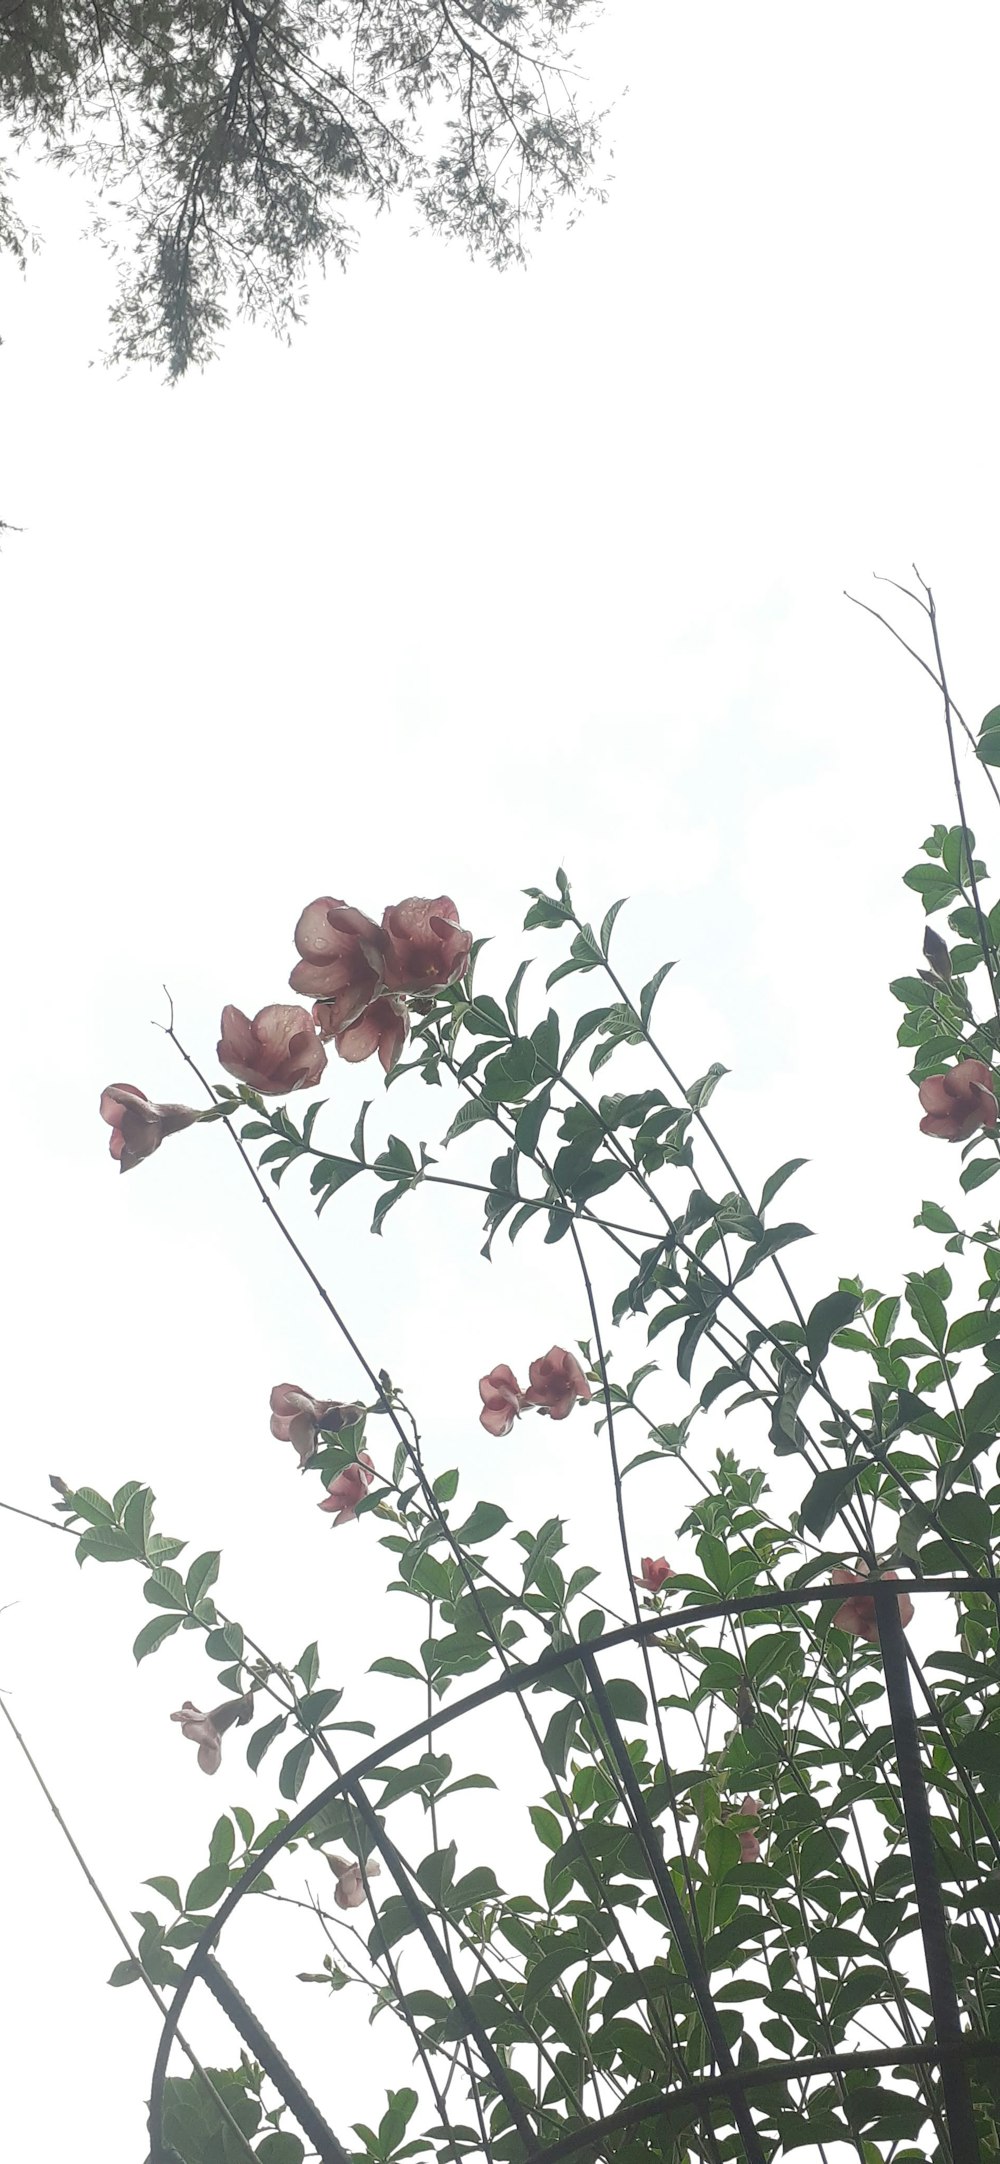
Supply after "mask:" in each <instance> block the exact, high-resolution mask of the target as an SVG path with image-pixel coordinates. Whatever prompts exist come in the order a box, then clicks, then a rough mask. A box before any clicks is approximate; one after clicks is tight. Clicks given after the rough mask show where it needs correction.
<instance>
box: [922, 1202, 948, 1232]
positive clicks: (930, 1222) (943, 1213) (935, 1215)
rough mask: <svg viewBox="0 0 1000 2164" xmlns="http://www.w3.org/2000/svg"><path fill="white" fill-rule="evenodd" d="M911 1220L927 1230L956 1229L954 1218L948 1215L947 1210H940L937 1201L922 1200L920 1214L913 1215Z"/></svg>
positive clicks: (946, 1230) (943, 1230)
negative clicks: (917, 1215)
mask: <svg viewBox="0 0 1000 2164" xmlns="http://www.w3.org/2000/svg"><path fill="white" fill-rule="evenodd" d="M913 1222H914V1224H915V1225H924V1226H926V1229H927V1231H928V1232H957V1231H958V1226H957V1225H956V1223H955V1220H954V1218H953V1217H949V1215H948V1212H947V1210H942V1209H941V1207H940V1204H938V1203H937V1202H922V1203H921V1205H920V1215H919V1217H915V1218H914V1220H913Z"/></svg>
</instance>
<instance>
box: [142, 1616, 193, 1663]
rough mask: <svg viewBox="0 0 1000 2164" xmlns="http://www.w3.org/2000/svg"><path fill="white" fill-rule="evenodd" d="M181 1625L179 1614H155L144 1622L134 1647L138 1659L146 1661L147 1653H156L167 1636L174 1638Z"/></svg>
mask: <svg viewBox="0 0 1000 2164" xmlns="http://www.w3.org/2000/svg"><path fill="white" fill-rule="evenodd" d="M180 1627H181V1617H180V1616H179V1615H154V1616H151V1617H150V1620H149V1622H148V1623H144V1624H143V1626H142V1629H141V1631H140V1632H139V1635H138V1637H137V1639H136V1641H135V1644H134V1645H133V1647H132V1651H133V1653H134V1654H135V1657H136V1660H137V1661H144V1660H145V1658H146V1655H147V1653H155V1652H156V1649H157V1647H158V1646H162V1645H163V1644H164V1642H165V1640H166V1639H167V1638H172V1637H173V1635H174V1632H175V1631H179V1630H180Z"/></svg>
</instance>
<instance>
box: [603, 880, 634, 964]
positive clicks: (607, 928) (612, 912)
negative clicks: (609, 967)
mask: <svg viewBox="0 0 1000 2164" xmlns="http://www.w3.org/2000/svg"><path fill="white" fill-rule="evenodd" d="M627 900H628V896H627V895H623V896H622V899H621V901H620V902H612V904H611V907H610V909H609V910H608V912H607V915H606V916H605V918H604V922H603V924H602V925H601V949H602V952H603V953H604V954H605V956H606V955H607V951H608V948H609V947H610V945H611V934H612V932H613V930H614V924H615V918H616V917H617V915H618V911H619V910H620V909H624V907H625V903H626V901H627Z"/></svg>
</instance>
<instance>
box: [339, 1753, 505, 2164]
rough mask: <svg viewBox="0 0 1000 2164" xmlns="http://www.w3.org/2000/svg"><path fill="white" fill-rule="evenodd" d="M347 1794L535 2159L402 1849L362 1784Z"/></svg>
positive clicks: (502, 2070) (494, 2056)
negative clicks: (382, 1821) (410, 1872)
mask: <svg viewBox="0 0 1000 2164" xmlns="http://www.w3.org/2000/svg"><path fill="white" fill-rule="evenodd" d="M346 1792H347V1794H348V1795H349V1796H350V1797H351V1800H352V1802H353V1803H354V1804H355V1805H356V1807H357V1810H358V1812H359V1814H360V1816H361V1817H362V1818H363V1819H364V1822H365V1825H366V1826H367V1828H368V1831H369V1833H370V1834H371V1837H372V1841H373V1843H374V1845H375V1846H376V1847H377V1849H378V1852H379V1855H380V1856H381V1858H382V1861H383V1863H384V1864H386V1865H387V1866H388V1869H389V1871H390V1873H391V1875H392V1877H393V1878H394V1879H395V1881H396V1885H397V1887H398V1888H399V1892H400V1894H401V1895H402V1898H403V1900H404V1902H405V1903H406V1906H407V1908H408V1909H409V1912H410V1915H411V1916H412V1918H413V1922H414V1924H415V1925H416V1928H417V1930H418V1931H419V1933H420V1936H421V1938H422V1939H423V1942H424V1945H425V1946H426V1947H427V1949H428V1952H429V1953H430V1954H431V1956H432V1958H433V1960H434V1962H435V1963H436V1966H437V1968H438V1969H439V1970H440V1973H441V1975H442V1976H443V1978H444V1981H445V1983H446V1984H447V1986H448V1989H449V1991H450V1992H451V1995H452V1998H453V1999H454V2001H455V2005H456V2007H457V2008H458V2010H459V2012H460V2013H461V2015H462V2018H463V2020H464V2021H465V2022H466V2023H467V2025H468V2029H469V2032H470V2034H471V2035H472V2036H474V2037H475V2040H476V2043H477V2045H478V2047H479V2050H480V2051H481V2053H482V2056H483V2059H484V2061H485V2064H486V2066H487V2067H488V2069H489V2073H490V2078H491V2080H492V2081H493V2082H494V2083H495V2085H496V2089H497V2093H498V2095H499V2096H500V2097H501V2098H502V2100H503V2103H504V2104H505V2106H506V2108H507V2111H508V2113H509V2114H510V2118H511V2122H512V2124H513V2125H514V2126H515V2127H516V2128H517V2132H518V2133H519V2135H520V2137H521V2140H522V2142H523V2143H524V2147H525V2152H526V2154H527V2155H528V2156H529V2157H530V2156H534V2154H535V2152H536V2150H537V2148H538V2140H537V2137H536V2135H535V2133H534V2130H533V2128H532V2125H531V2121H530V2119H528V2118H527V2117H526V2115H525V2112H524V2110H523V2107H522V2105H521V2103H520V2100H519V2098H518V2096H517V2094H516V2092H515V2090H514V2089H513V2087H512V2086H511V2082H510V2077H509V2075H508V2072H507V2069H506V2067H505V2066H504V2063H503V2061H502V2059H501V2058H499V2056H498V2054H497V2052H496V2051H495V2050H494V2047H493V2045H492V2044H491V2042H490V2039H489V2037H488V2036H487V2034H486V2031H485V2029H484V2027H483V2024H482V2022H481V2021H480V2019H479V2016H478V2014H477V2013H476V2009H475V2007H474V2006H473V2004H472V2000H471V1999H470V1997H469V1994H468V1992H467V1991H466V1989H465V1986H464V1984H463V1983H462V1982H461V1980H460V1978H459V1976H458V1974H457V1971H456V1969H455V1965H454V1962H453V1961H452V1960H451V1958H450V1956H449V1955H448V1953H447V1952H446V1950H445V1948H444V1947H443V1946H442V1944H441V1941H440V1939H439V1938H438V1935H437V1932H436V1931H435V1930H434V1927H433V1925H432V1923H431V1920H430V1917H429V1916H428V1914H427V1911H426V1909H425V1908H424V1906H423V1903H422V1902H421V1901H419V1900H418V1899H417V1896H416V1894H415V1893H414V1890H413V1887H412V1885H411V1883H410V1876H409V1873H408V1871H407V1869H406V1865H405V1864H404V1862H403V1859H402V1857H401V1855H400V1853H399V1850H398V1849H397V1848H396V1847H395V1845H394V1843H393V1842H392V1841H391V1840H390V1838H389V1835H388V1834H387V1833H386V1830H385V1827H384V1826H382V1825H380V1824H379V1821H378V1819H377V1817H376V1815H375V1812H374V1811H373V1809H372V1806H371V1804H370V1803H369V1801H368V1798H367V1796H366V1795H365V1792H364V1789H363V1788H362V1787H361V1784H360V1782H358V1783H357V1784H355V1783H354V1782H353V1781H349V1782H348V1783H347V1790H346Z"/></svg>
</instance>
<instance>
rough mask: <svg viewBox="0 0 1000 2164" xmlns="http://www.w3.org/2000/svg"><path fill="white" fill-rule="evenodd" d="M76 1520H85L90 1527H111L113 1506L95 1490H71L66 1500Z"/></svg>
mask: <svg viewBox="0 0 1000 2164" xmlns="http://www.w3.org/2000/svg"><path fill="white" fill-rule="evenodd" d="M67 1500H68V1501H69V1502H71V1503H72V1505H73V1509H74V1511H75V1512H76V1515H77V1517H78V1518H86V1519H87V1521H88V1523H89V1524H91V1525H111V1524H112V1523H113V1522H114V1515H115V1513H114V1506H113V1505H112V1504H111V1503H109V1502H107V1501H106V1499H105V1497H104V1496H103V1495H98V1493H97V1489H96V1488H73V1489H71V1491H70V1494H69V1497H68V1498H67Z"/></svg>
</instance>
